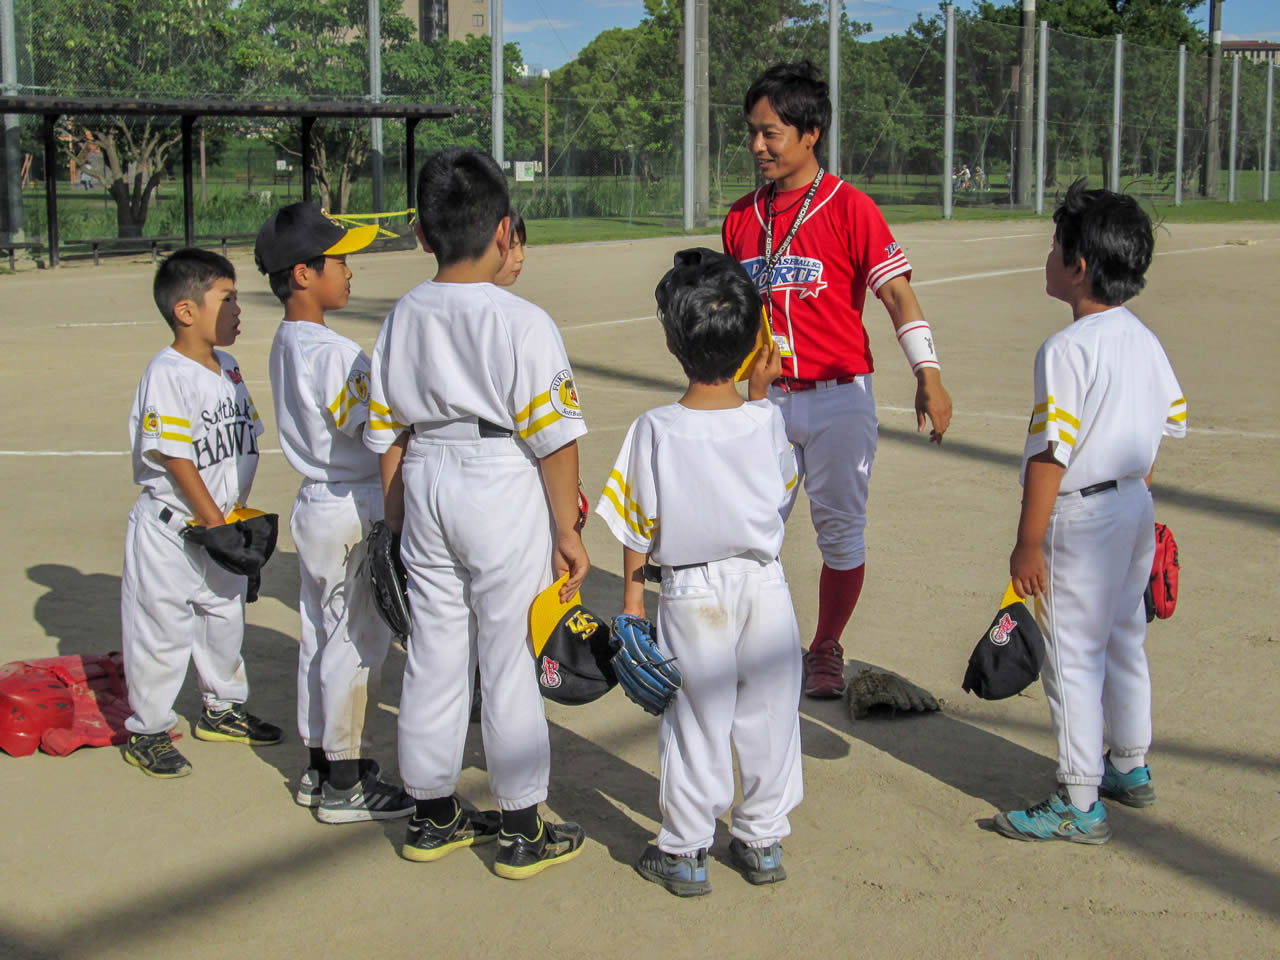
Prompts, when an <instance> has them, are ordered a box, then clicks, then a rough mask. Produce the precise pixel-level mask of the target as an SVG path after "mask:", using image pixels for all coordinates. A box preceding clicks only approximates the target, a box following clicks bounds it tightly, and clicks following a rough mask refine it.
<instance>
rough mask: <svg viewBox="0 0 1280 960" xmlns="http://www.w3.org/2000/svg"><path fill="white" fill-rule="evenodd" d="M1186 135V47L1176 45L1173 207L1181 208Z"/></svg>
mask: <svg viewBox="0 0 1280 960" xmlns="http://www.w3.org/2000/svg"><path fill="white" fill-rule="evenodd" d="M1186 134H1187V46H1186V44H1178V144H1177V148H1176V150H1175V157H1176V159H1175V161H1174V165H1173V168H1174V177H1173V205H1174V206H1175V207H1180V206H1182V160H1183V157H1182V140H1183V138H1184V137H1185V136H1186Z"/></svg>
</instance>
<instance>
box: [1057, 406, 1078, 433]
mask: <svg viewBox="0 0 1280 960" xmlns="http://www.w3.org/2000/svg"><path fill="white" fill-rule="evenodd" d="M1054 413H1055V419H1058V420H1062V421H1064V422H1066V423H1069V424H1070V425H1071V426H1072V428H1073V429H1075V430H1079V429H1080V421H1079V420H1077V419H1076V418H1075V417H1073V416H1072V415H1071V414H1069V413H1067V411H1065V410H1061V409H1059V410H1055V411H1054Z"/></svg>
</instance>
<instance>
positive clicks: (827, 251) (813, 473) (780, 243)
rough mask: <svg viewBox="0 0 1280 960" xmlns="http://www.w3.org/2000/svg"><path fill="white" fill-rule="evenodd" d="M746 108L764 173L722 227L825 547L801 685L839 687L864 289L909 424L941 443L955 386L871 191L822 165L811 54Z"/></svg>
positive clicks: (861, 403) (859, 491) (858, 544)
mask: <svg viewBox="0 0 1280 960" xmlns="http://www.w3.org/2000/svg"><path fill="white" fill-rule="evenodd" d="M743 111H744V113H745V114H746V121H747V131H748V136H749V146H750V149H751V153H752V156H753V157H754V158H755V160H756V164H757V167H758V169H759V171H760V174H761V176H762V177H764V179H765V180H766V181H767V183H766V184H765V185H764V186H763V187H760V188H759V189H757V190H755V191H754V192H752V193H750V194H748V195H747V196H745V197H743V198H742V199H741V200H739V201H738V202H737V203H735V204H734V205H733V207H732V208H731V209H730V211H729V213H728V215H727V216H726V217H725V221H724V227H723V230H722V239H723V242H724V250H725V253H728V254H730V255H732V256H733V257H735V258H736V259H738V260H740V261H741V262H742V264H743V266H745V267H746V268H747V272H748V273H749V274H750V275H751V277H752V278H753V279H754V280H755V282H756V286H757V288H758V289H759V290H760V293H761V295H762V297H763V299H764V302H765V306H766V308H767V309H768V311H769V316H770V321H771V326H772V328H773V333H774V339H775V341H776V342H777V343H778V345H779V347H780V349H781V353H782V376H780V377H779V378H778V380H777V382H776V383H775V384H774V385H773V387H772V389H771V390H770V391H769V399H770V401H771V402H772V403H774V404H775V405H776V406H777V407H778V409H779V410H780V411H781V412H782V417H783V420H784V422H785V423H786V425H787V436H788V437H789V438H790V440H791V442H792V443H793V444H795V450H796V460H797V462H798V463H799V468H800V476H801V477H803V478H804V488H805V491H806V492H807V493H808V494H809V501H810V513H811V515H812V518H813V524H814V527H815V528H816V530H817V533H818V549H819V550H820V551H821V553H822V575H821V577H820V579H819V581H818V619H817V626H816V628H815V631H814V637H813V642H812V643H811V644H810V645H809V650H808V652H807V653H806V654H805V656H804V671H805V693H806V694H807V695H808V696H811V697H838V696H840V695H841V694H842V693H843V692H844V689H845V682H844V650H843V648H842V647H841V645H840V637H841V634H842V633H843V632H844V628H845V625H846V624H847V623H848V622H849V618H850V616H852V614H853V608H854V606H855V605H856V604H857V602H858V597H859V595H860V594H861V592H862V583H863V578H864V574H865V572H866V546H865V542H864V538H863V531H864V528H865V526H866V515H867V514H866V511H867V492H868V488H869V485H870V480H871V465H872V461H873V460H874V459H875V452H876V430H877V421H876V408H875V398H874V397H873V396H872V393H871V372H872V369H873V364H872V359H871V349H870V345H869V340H868V337H867V332H866V330H865V329H864V326H863V318H862V311H863V302H864V300H865V298H866V293H867V290H868V288H869V289H870V290H871V292H872V293H874V294H875V295H876V296H878V297H879V298H880V300H881V302H882V303H883V304H884V305H885V308H886V309H887V310H888V312H889V316H890V318H891V319H892V321H893V326H894V330H895V331H896V333H897V337H898V343H899V344H900V345H901V346H902V349H903V351H904V353H906V356H907V362H908V363H909V364H910V365H911V372H912V373H913V374H914V375H915V377H916V380H917V386H916V398H915V409H916V426H917V429H923V428H924V423H925V418H926V417H927V418H928V419H929V421H930V422H931V424H932V429H931V430H930V439H931V440H933V441H935V442H937V443H941V442H942V435H943V433H944V432H945V431H946V429H947V426H948V424H949V423H950V421H951V398H950V397H949V396H948V395H947V391H946V389H945V388H944V387H943V386H942V376H941V372H940V369H939V366H938V356H937V352H936V351H935V350H934V344H933V333H932V331H931V330H930V329H929V324H928V323H927V322H926V321H925V319H924V314H923V313H922V312H921V310H920V305H919V303H918V302H917V301H916V297H915V294H914V293H913V292H912V290H911V284H910V277H911V264H910V263H908V262H907V258H906V256H905V254H904V253H903V252H902V249H901V248H900V247H899V246H898V243H897V241H895V240H894V239H893V234H892V233H890V231H889V227H888V225H887V224H886V223H885V222H884V217H883V216H881V214H880V211H879V209H877V207H876V205H875V202H874V201H873V200H871V198H870V197H868V196H867V195H866V194H864V193H862V192H860V191H858V190H856V189H854V188H853V187H851V186H849V184H847V183H845V182H843V181H842V180H840V178H839V177H837V176H835V175H833V174H829V173H827V172H826V171H824V170H823V169H822V167H821V165H820V164H819V163H818V159H817V150H818V147H819V144H820V143H821V141H822V137H823V135H824V134H825V132H826V130H827V127H828V126H829V125H830V123H831V101H830V99H829V98H828V96H827V85H826V84H825V83H824V82H823V81H822V80H821V78H820V77H819V76H818V72H817V70H816V69H815V68H814V66H813V64H811V63H809V62H808V61H805V62H803V63H799V64H786V63H784V64H778V65H777V66H774V67H771V68H770V69H769V70H767V71H765V73H764V74H762V75H761V76H760V77H759V78H758V79H757V80H756V81H755V82H754V83H753V84H752V85H751V89H749V90H748V91H747V94H746V97H745V99H744V101H743ZM793 503H794V495H793V498H792V504H793ZM790 510H791V504H788V506H787V509H786V511H785V513H787V514H789V513H790Z"/></svg>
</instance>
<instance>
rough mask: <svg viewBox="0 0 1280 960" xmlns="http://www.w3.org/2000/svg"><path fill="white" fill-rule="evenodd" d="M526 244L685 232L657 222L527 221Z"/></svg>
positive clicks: (699, 232)
mask: <svg viewBox="0 0 1280 960" xmlns="http://www.w3.org/2000/svg"><path fill="white" fill-rule="evenodd" d="M526 226H527V228H528V231H529V243H530V244H531V245H533V244H540V243H602V242H606V241H610V240H643V239H646V238H648V237H679V236H683V235H684V232H685V231H684V228H683V227H682V226H680V225H678V224H676V223H675V222H674V221H670V220H660V219H656V218H654V219H649V218H646V219H641V220H632V221H630V222H627V221H625V220H600V219H587V218H583V217H574V218H569V217H565V218H563V219H554V220H529V221H528V222H527V224H526ZM719 232H720V229H719V227H704V228H702V229H700V230H699V229H695V230H694V231H693V234H696V235H703V234H710V233H719Z"/></svg>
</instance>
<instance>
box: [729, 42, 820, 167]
mask: <svg viewBox="0 0 1280 960" xmlns="http://www.w3.org/2000/svg"><path fill="white" fill-rule="evenodd" d="M765 97H767V98H768V100H769V105H770V106H772V107H773V112H774V113H776V114H777V115H778V116H779V117H780V118H781V119H782V122H783V123H786V124H789V125H790V126H793V127H795V128H796V129H797V130H799V131H800V132H801V133H802V134H803V133H808V132H809V131H810V130H817V131H818V139H817V140H816V141H815V142H814V144H813V146H814V149H817V146H818V144H819V143H821V142H822V138H823V137H824V136H826V133H827V130H828V129H829V128H830V126H831V95H830V90H829V89H828V87H827V83H826V81H825V80H823V79H822V76H821V75H820V74H819V73H818V68H817V67H815V66H814V65H813V64H812V63H811V62H810V61H808V60H802V61H800V62H799V63H776V64H774V65H773V66H772V67H770V68H769V69H768V70H766V71H765V72H764V73H762V74H760V76H758V77H757V78H756V80H755V82H754V83H753V84H751V87H750V89H748V90H747V95H746V97H745V98H743V101H742V112H743V113H744V114H749V113H750V112H751V108H752V107H754V106H755V105H756V104H757V103H759V102H760V100H761V99H762V98H765Z"/></svg>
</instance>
